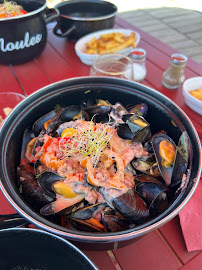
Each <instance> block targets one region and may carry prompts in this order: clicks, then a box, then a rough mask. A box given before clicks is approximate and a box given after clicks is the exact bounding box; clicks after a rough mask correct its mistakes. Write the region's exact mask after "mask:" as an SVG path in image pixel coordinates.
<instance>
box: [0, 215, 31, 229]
mask: <svg viewBox="0 0 202 270" xmlns="http://www.w3.org/2000/svg"><path fill="white" fill-rule="evenodd" d="M29 224H30V223H29V222H28V221H27V220H25V219H24V218H23V217H21V216H20V215H18V214H10V215H0V230H2V229H8V228H20V227H26V226H28V225H29Z"/></svg>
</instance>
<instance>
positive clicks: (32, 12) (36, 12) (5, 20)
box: [0, 3, 47, 23]
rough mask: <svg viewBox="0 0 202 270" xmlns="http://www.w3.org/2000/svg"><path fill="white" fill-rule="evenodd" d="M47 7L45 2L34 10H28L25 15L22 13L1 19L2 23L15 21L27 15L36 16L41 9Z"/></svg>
mask: <svg viewBox="0 0 202 270" xmlns="http://www.w3.org/2000/svg"><path fill="white" fill-rule="evenodd" d="M46 7H47V4H46V3H45V4H44V5H43V6H42V7H40V8H38V9H36V10H34V11H31V12H28V13H27V14H24V15H21V16H15V17H10V18H4V19H0V23H1V22H7V21H15V20H19V19H24V18H27V17H31V16H34V15H36V14H38V13H40V12H41V11H43V10H44V9H45V8H46Z"/></svg>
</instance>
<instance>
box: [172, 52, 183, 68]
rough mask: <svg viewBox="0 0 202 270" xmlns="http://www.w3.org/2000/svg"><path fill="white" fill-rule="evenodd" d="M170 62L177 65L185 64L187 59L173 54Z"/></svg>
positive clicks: (178, 54) (181, 55)
mask: <svg viewBox="0 0 202 270" xmlns="http://www.w3.org/2000/svg"><path fill="white" fill-rule="evenodd" d="M171 62H172V63H174V64H178V65H181V64H185V63H186V62H187V57H186V56H185V55H184V54H180V53H174V54H172V55H171Z"/></svg>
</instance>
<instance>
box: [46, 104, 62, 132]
mask: <svg viewBox="0 0 202 270" xmlns="http://www.w3.org/2000/svg"><path fill="white" fill-rule="evenodd" d="M63 112H64V108H59V109H58V110H57V112H56V114H55V115H54V116H53V118H52V119H51V122H50V123H49V125H48V128H47V130H46V134H48V135H50V136H54V135H55V133H56V130H57V128H58V127H59V125H60V124H61V123H62V120H61V116H62V113H63Z"/></svg>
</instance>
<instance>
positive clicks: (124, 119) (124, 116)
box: [122, 113, 133, 123]
mask: <svg viewBox="0 0 202 270" xmlns="http://www.w3.org/2000/svg"><path fill="white" fill-rule="evenodd" d="M132 115H133V114H132V113H127V114H124V115H123V116H122V120H123V122H125V123H126V122H127V121H128V120H130V118H131V116H132Z"/></svg>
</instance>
